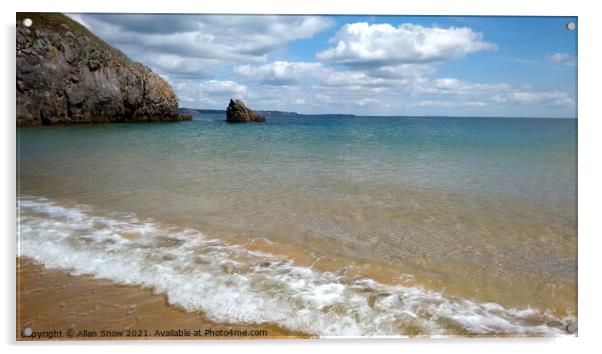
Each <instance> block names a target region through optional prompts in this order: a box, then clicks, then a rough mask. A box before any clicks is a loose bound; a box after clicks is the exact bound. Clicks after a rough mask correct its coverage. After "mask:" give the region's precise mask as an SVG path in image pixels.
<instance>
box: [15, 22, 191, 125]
mask: <svg viewBox="0 0 602 354" xmlns="http://www.w3.org/2000/svg"><path fill="white" fill-rule="evenodd" d="M26 18H29V19H31V20H32V25H31V26H30V27H26V26H25V25H24V23H23V20H24V19H26ZM16 46H17V53H16V55H17V57H16V62H17V67H16V74H17V126H21V127H23V126H38V125H53V124H71V123H105V122H147V121H177V120H189V119H190V116H179V115H178V112H177V110H178V99H177V97H176V95H175V94H174V92H173V91H172V89H171V87H170V86H169V84H168V83H167V82H165V80H163V79H162V78H161V77H160V76H158V75H157V74H155V73H154V72H152V71H151V70H150V69H149V68H147V67H146V66H144V65H142V64H140V63H136V62H133V61H131V60H129V59H128V58H127V57H126V56H125V55H124V54H123V53H122V52H120V51H119V50H117V49H115V48H112V47H111V46H109V45H108V44H106V43H105V42H103V41H102V40H100V39H99V38H98V37H96V36H95V35H94V34H92V33H91V32H89V31H88V30H87V29H86V28H84V27H83V26H82V25H80V24H79V23H77V22H75V21H73V20H71V19H70V18H68V17H66V16H64V15H62V14H49V13H44V14H43V13H18V14H17V44H16Z"/></svg>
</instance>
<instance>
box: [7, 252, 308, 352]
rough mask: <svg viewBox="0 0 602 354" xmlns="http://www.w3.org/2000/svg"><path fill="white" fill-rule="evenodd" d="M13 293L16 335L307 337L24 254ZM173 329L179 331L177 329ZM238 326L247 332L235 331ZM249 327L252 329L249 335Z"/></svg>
mask: <svg viewBox="0 0 602 354" xmlns="http://www.w3.org/2000/svg"><path fill="white" fill-rule="evenodd" d="M17 293H18V296H17V334H16V335H17V340H19V341H28V340H50V339H57V340H106V339H113V340H114V339H121V340H136V339H197V340H198V339H208V340H220V339H273V338H278V339H293V338H303V337H307V336H305V335H303V334H301V333H293V332H291V331H287V330H285V329H282V328H278V327H276V326H273V325H239V324H236V325H233V324H227V323H214V322H212V321H209V320H207V319H206V318H204V317H203V315H202V314H200V313H190V312H185V311H183V310H181V309H178V308H177V307H174V306H170V305H168V304H167V303H166V298H165V296H164V295H156V294H153V292H152V290H150V289H141V288H139V287H136V286H124V285H117V284H114V283H112V282H110V281H107V280H101V279H94V278H92V277H90V276H71V275H69V273H68V272H66V271H55V270H48V269H44V268H43V267H42V266H40V265H39V264H36V263H35V262H33V261H31V260H29V259H27V258H25V257H21V258H18V259H17ZM25 328H31V330H32V332H33V333H36V335H41V337H40V338H37V337H36V338H34V337H33V336H34V335H33V333H32V336H29V337H25V336H23V330H24V329H25ZM70 330H71V331H72V332H71V331H70ZM178 330H180V332H179V333H180V334H182V335H177V334H178ZM209 330H211V331H213V333H214V334H213V335H212V334H211V333H210V332H207V331H209ZM102 331H105V333H106V334H105V336H103V333H102ZM156 331H160V332H158V333H157V332H156ZM186 331H188V332H189V333H190V335H186ZM195 331H196V333H197V334H198V335H196V336H195ZM220 331H221V332H220ZM244 331H246V332H247V333H248V334H249V335H247V336H245V335H240V334H241V333H244ZM251 331H255V332H253V335H251ZM43 332H47V333H48V334H50V336H49V335H48V334H44V333H43ZM237 332H238V333H237ZM59 333H60V334H59ZM119 333H123V335H121V336H120V335H119ZM266 333H267V334H266ZM53 334H54V335H53ZM220 334H221V335H220ZM231 334H233V335H231ZM145 335H146V336H145ZM70 336H71V337H70ZM49 337H54V338H49Z"/></svg>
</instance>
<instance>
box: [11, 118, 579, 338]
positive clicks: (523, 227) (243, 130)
mask: <svg viewBox="0 0 602 354" xmlns="http://www.w3.org/2000/svg"><path fill="white" fill-rule="evenodd" d="M223 120H224V117H223V116H221V115H202V116H199V117H196V120H194V121H192V122H182V123H177V124H107V125H85V126H70V127H42V128H36V129H18V131H17V134H18V156H17V161H18V170H19V171H18V172H19V175H18V188H19V192H18V196H19V198H20V203H19V204H18V207H19V208H20V212H21V233H20V237H21V245H20V247H21V248H20V251H21V252H22V254H23V255H25V256H29V257H32V258H35V259H37V260H38V261H40V262H41V263H44V264H46V265H48V266H52V267H57V268H69V269H75V270H77V271H79V272H81V273H92V274H96V275H97V276H101V277H105V278H109V279H113V280H114V281H116V282H126V283H134V284H140V285H146V286H152V287H155V288H157V289H159V290H160V291H165V292H167V293H168V297H169V298H170V299H171V300H170V302H172V303H173V304H174V305H176V306H182V307H185V308H186V309H189V310H191V311H195V310H200V311H204V312H205V313H207V314H208V316H209V317H211V316H213V318H214V319H216V320H220V321H234V322H245V321H251V322H262V321H263V322H274V323H277V324H279V325H282V326H284V327H287V328H291V329H295V330H302V331H307V332H310V333H318V334H326V335H339V334H348V335H370V334H395V335H403V334H407V333H409V332H408V331H410V330H409V328H412V329H413V330H415V329H416V328H419V330H418V331H419V332H421V333H424V334H450V333H451V334H466V333H476V334H496V333H522V334H529V333H535V334H557V333H564V332H563V331H564V328H565V326H566V323H567V322H566V321H572V320H574V317H575V316H576V309H577V306H576V265H577V263H576V261H577V254H576V249H577V235H576V232H577V226H576V225H577V216H576V189H577V184H576V173H577V168H576V163H577V151H576V143H577V129H576V128H577V120H568V119H526V118H514V119H511V118H438V117H432V118H428V117H420V118H406V117H333V116H330V117H328V116H299V117H272V118H270V119H268V122H267V123H265V124H239V125H237V124H235V125H232V124H227V123H225V122H224V121H223ZM98 218H101V219H98ZM77 225H84V226H77ZM86 225H87V226H86ZM172 228H173V229H172ZM99 230H100V231H99ZM141 230H142V231H141ZM144 230H146V231H144ZM170 230H173V231H170ZM186 230H188V231H186ZM190 230H194V232H192V231H190ZM132 232H133V233H136V234H137V236H136V237H138V238H139V239H138V238H135V239H136V240H140V242H141V243H140V244H138V243H135V242H134V243H132V240H131V237H130V236H128V237H129V238H128V237H125V236H124V235H125V234H128V233H132ZM187 232H188V233H187ZM190 232H192V233H190ZM189 233H190V234H189ZM170 234H172V236H171V237H175V238H178V237H184V239H185V240H184V241H183V240H180V241H179V243H176V244H179V245H180V246H181V245H182V244H184V245H185V247H191V248H194V247H199V250H198V252H200V253H202V252H201V251H200V250H201V249H204V250H205V251H207V249H206V248H203V247H206V245H204V244H203V245H199V244H193V243H191V244H190V245H189V244H188V243H187V242H189V241H188V238H187V237H192V238H194V237H199V238H203V239H209V240H218V241H219V242H220V245H221V246H220V247H226V248H224V250H221V251H220V252H222V253H218V254H211V256H212V257H214V258H211V259H212V261H211V262H210V263H211V264H212V265H211V266H208V265H205V266H203V265H202V264H200V263H195V261H194V260H192V259H188V258H187V257H188V256H189V254H187V255H188V256H186V255H182V254H179V253H178V252H182V250H181V249H180V248H178V247H176V245H175V244H174V245H172V246H173V248H166V247H167V246H165V244H164V243H162V242H157V243H151V244H145V245H144V247H143V243H142V240H147V241H148V240H150V239H155V238H159V239H160V238H161V237H170V236H169V235H170ZM90 235H93V236H90ZM128 235H129V234H128ZM182 235H184V236H182ZM190 235H193V236H190ZM194 235H196V236H194ZM49 240H51V241H52V242H50V241H49ZM107 240H112V241H110V242H111V243H110V248H111V249H110V250H108V249H107V248H106V247H105V246H103V245H105V243H106V242H109V241H107ZM124 240H125V241H124ZM49 242H50V243H49ZM145 242H146V241H145ZM216 242H217V241H216ZM222 243H223V244H222ZM148 247H150V248H151V249H154V252H155V253H157V254H159V253H161V252H167V253H168V254H169V257H168V258H169V261H164V260H160V259H158V258H156V257H152V256H151V255H150V254H146V253H143V252H142V250H143V249H148ZM155 247H157V248H156V249H155ZM182 247H184V246H182ZM227 247H242V248H244V249H245V250H248V251H249V252H259V253H258V254H255V253H253V255H252V256H249V255H246V256H244V257H242V258H244V260H240V259H238V258H237V257H239V256H240V255H238V256H234V255H232V254H231V251H230V249H229V248H227ZM226 249H227V251H225V250H226ZM92 250H95V253H93V254H95V257H97V262H98V266H97V267H95V266H93V265H90V264H84V263H85V262H84V261H83V260H84V259H86V258H85V256H87V255H89V252H92ZM109 251H110V252H109ZM205 251H203V252H205ZM137 252H142V253H137ZM207 252H209V251H207ZM200 253H199V256H203V255H202V254H200ZM58 254H61V255H63V256H62V257H58V258H59V260H57V259H56V258H57V255H58ZM128 254H130V255H132V256H131V262H134V263H135V264H136V265H137V271H135V272H133V273H132V275H131V277H126V276H124V275H123V274H121V273H119V272H118V271H117V270H113V268H112V267H111V266H110V265H114V264H116V262H118V261H117V259H119V257H121V258H124V259H125V258H127V257H128V256H127V255H128ZM116 255H117V258H115V256H116ZM262 255H264V256H265V257H268V258H269V259H270V264H278V262H276V261H274V259H273V258H270V257H277V258H278V259H280V260H281V261H283V260H284V261H285V262H289V263H286V264H287V267H289V268H286V267H285V268H278V267H276V266H275V265H274V266H273V267H272V268H271V269H270V270H269V271H268V270H265V269H263V268H261V269H259V268H257V267H255V266H256V264H258V262H259V263H260V261H259V259H260V258H261V257H264V256H262ZM170 257H173V258H170ZM215 257H217V258H219V259H221V261H224V262H226V263H228V262H234V263H232V265H231V266H233V267H235V268H236V267H241V268H240V270H239V271H237V272H235V273H236V274H238V276H241V277H243V276H244V277H246V279H247V281H249V279H251V280H253V279H255V280H256V281H257V284H261V286H259V285H255V283H252V284H254V285H253V286H251V285H248V286H249V288H248V289H246V290H241V289H240V287H241V285H240V284H238V283H237V284H238V285H237V286H238V288H237V289H238V290H237V291H235V290H234V289H235V288H236V286H234V287H233V288H229V287H228V285H227V284H229V283H228V282H232V281H233V279H231V278H228V277H229V276H231V273H228V272H227V271H224V267H217V268H216V267H215V264H219V263H220V262H221V261H216V259H215ZM220 257H222V258H220ZM158 266H161V267H164V268H165V269H170V272H173V274H172V277H171V278H170V279H171V280H170V279H164V278H161V279H159V278H158V276H157V275H156V274H155V273H153V272H152V271H151V270H149V269H153V267H158ZM294 267H298V268H299V269H301V268H303V269H304V270H303V272H307V271H309V272H313V273H311V274H310V273H303V274H300V273H295V272H300V270H299V269H296V268H295V269H293V268H294ZM291 269H292V270H291ZM198 272H200V273H203V272H204V273H203V274H205V273H206V274H209V276H210V277H211V279H213V280H212V283H211V287H212V289H218V288H219V289H221V291H232V293H233V294H234V293H236V295H233V296H234V297H235V298H236V299H239V300H240V301H242V303H236V301H234V300H233V301H234V302H233V304H232V306H233V308H234V305H236V306H239V307H240V308H244V309H245V311H246V312H245V313H254V312H255V313H258V314H257V315H256V316H246V317H245V316H243V315H242V314H241V315H240V316H238V317H237V315H236V314H234V313H235V311H234V310H231V311H229V312H228V311H226V312H224V313H222V312H220V311H218V309H217V308H214V307H211V306H210V304H209V305H208V304H207V303H198V302H197V301H195V299H196V298H197V296H201V295H200V294H202V296H203V297H204V298H209V299H210V298H211V292H208V291H209V290H207V288H204V287H203V286H206V285H207V284H208V281H206V280H205V281H204V282H203V281H202V280H201V279H199V280H198V281H199V283H198V284H196V283H194V281H191V283H192V284H196V285H195V286H197V287H196V288H195V286H192V285H190V284H188V285H186V286H184V284H183V283H184V282H185V281H184V280H182V279H183V278H182V276H183V274H193V273H194V274H196V273H198ZM270 272H272V273H270ZM314 273H315V274H314ZM228 274H230V275H228ZM285 275H286V277H290V278H286V279H287V281H286V282H278V281H277V280H278V279H280V280H282V279H284V278H283V277H285ZM258 277H259V278H260V279H259V280H257V279H258ZM358 277H360V278H361V279H360V278H358ZM237 279H238V278H237ZM358 279H360V280H361V281H363V282H364V283H362V284H364V285H362V286H365V282H366V281H367V282H377V283H378V284H379V285H378V286H377V285H370V286H369V287H368V288H369V289H368V290H366V291H367V292H372V291H374V292H378V291H381V293H383V294H389V295H387V296H385V297H384V299H385V300H386V299H388V297H390V296H393V297H395V296H397V297H395V298H394V299H389V300H390V302H391V304H390V305H386V304H385V303H383V304H381V305H379V306H381V308H380V309H379V308H378V306H376V307H375V305H374V304H373V302H374V301H373V300H370V299H369V298H368V297H366V301H367V304H368V305H369V304H370V303H372V305H371V306H368V305H366V307H362V306H360V305H358V302H361V301H362V300H361V299H362V296H363V295H362V294H364V293H363V292H361V291H359V290H357V289H358V287H361V286H360V285H358V283H357V282H358V281H360V280H358ZM407 279H410V281H406V280H407ZM222 280H223V281H222ZM203 284H204V285H203ZM245 284H247V283H245ZM291 284H297V285H296V286H298V288H295V287H293V286H291ZM310 284H313V285H311V286H310ZM370 284H372V283H370ZM375 284H376V283H375ZM179 286H180V287H181V288H179ZM380 286H382V287H389V288H386V289H385V290H383V289H381V288H379V287H380ZM174 287H175V288H176V289H179V291H177V292H175V293H171V294H170V292H169V289H172V288H174ZM399 287H401V288H399ZM284 288H286V289H284ZM195 289H196V290H195ZM224 289H225V290H224ZM408 289H411V290H408ZM431 292H432V293H431ZM274 294H279V295H278V296H276V298H278V299H279V301H283V303H274V304H272V303H269V301H268V300H267V299H273V298H274V296H275V295H274ZM391 294H393V295H391ZM409 294H414V295H415V296H414V297H412V295H409ZM372 295H374V294H372ZM404 296H405V298H406V299H407V298H408V296H409V298H411V299H412V301H413V302H412V305H411V306H410V304H409V303H408V302H405V303H404V304H403V306H402V305H400V304H398V303H395V301H394V300H395V299H399V297H402V298H404ZM437 296H442V298H437ZM377 298H379V297H377ZM258 299H260V300H258ZM441 299H443V300H441ZM243 300H244V301H243ZM389 300H387V301H389ZM208 301H209V303H210V300H208ZM270 301H271V300H270ZM466 301H468V303H465V302H466ZM268 303H269V304H268ZM241 304H242V305H241ZM334 305H337V306H338V307H337V306H334ZM262 306H263V307H262ZM270 306H273V307H270ZM495 306H499V308H498V307H495ZM402 307H403V309H402V310H403V311H406V312H408V313H412V314H413V315H415V316H417V318H418V319H419V320H420V321H418V319H413V320H412V319H411V318H414V317H412V316H410V317H407V313H406V312H403V311H402V312H396V311H398V310H399V311H401V310H400V308H402ZM274 309H282V311H283V312H282V313H279V315H277V316H276V315H275V317H270V316H268V315H265V314H264V315H261V313H263V312H269V311H274ZM433 309H435V310H433ZM525 309H530V310H531V311H533V313H530V312H529V313H527V312H520V311H526V310H525ZM304 310H307V311H309V314H307V315H306V316H307V317H303V320H299V321H298V322H290V321H287V320H285V319H284V318H286V317H290V316H294V314H297V315H298V314H299V313H301V312H302V311H304ZM287 311H288V312H287ZM300 311H301V312H300ZM379 311H380V312H379ZM387 311H390V315H391V316H393V317H391V318H389V317H390V316H389V317H387V316H386V315H387V313H388V312H387ZM433 311H434V312H433ZM513 311H514V312H513ZM303 313H304V312H303ZM349 313H355V315H353V316H347V317H345V316H346V315H345V314H347V315H348V314H349ZM404 314H405V315H404ZM434 314H436V315H437V316H436V318H434V317H433V315H434ZM228 316H231V317H228ZM358 316H359V317H358ZM362 316H363V317H362ZM379 316H380V317H379ZM470 316H482V319H481V320H480V322H479V323H480V324H474V323H472V322H471V320H469V318H470ZM406 317H407V318H406ZM377 319H378V320H377ZM443 319H444V320H443ZM567 319H568V320H567ZM316 321H318V322H320V321H321V322H320V323H322V324H323V325H322V327H320V328H322V329H324V328H326V329H324V330H323V331H322V329H319V328H318V327H319V326H318V327H314V326H312V325H311V323H317V322H316ZM408 321H409V322H408ZM416 321H418V322H416ZM488 321H489V322H488ZM471 323H472V324H471ZM481 324H482V325H481ZM558 331H559V332H558Z"/></svg>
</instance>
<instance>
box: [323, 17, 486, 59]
mask: <svg viewBox="0 0 602 354" xmlns="http://www.w3.org/2000/svg"><path fill="white" fill-rule="evenodd" d="M332 42H333V43H336V45H335V46H334V47H332V48H328V49H326V50H324V51H321V52H319V53H318V54H317V58H318V59H319V60H322V61H325V62H331V63H336V64H344V65H348V66H351V67H354V66H360V67H362V66H363V67H379V66H388V65H395V64H408V63H433V62H442V61H447V60H452V59H458V58H462V57H464V56H465V55H467V54H469V53H474V52H478V51H482V50H492V49H495V48H496V47H495V45H494V44H492V43H488V42H485V41H484V40H483V34H481V33H477V32H474V31H473V30H472V29H470V28H467V27H450V28H440V27H424V26H420V25H414V24H407V23H406V24H401V25H399V27H397V28H396V27H393V26H391V25H390V24H375V25H370V24H368V23H366V22H357V23H352V24H347V25H345V26H343V27H342V28H341V30H339V32H338V33H337V35H336V36H335V37H334V38H333V39H332Z"/></svg>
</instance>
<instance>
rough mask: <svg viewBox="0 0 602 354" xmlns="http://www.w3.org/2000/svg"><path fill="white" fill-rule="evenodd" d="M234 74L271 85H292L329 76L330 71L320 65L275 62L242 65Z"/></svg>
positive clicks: (235, 69) (236, 68)
mask: <svg viewBox="0 0 602 354" xmlns="http://www.w3.org/2000/svg"><path fill="white" fill-rule="evenodd" d="M234 72H235V73H236V74H239V75H241V76H244V77H247V78H253V79H255V80H258V81H260V82H262V83H265V84H271V85H290V84H294V83H298V82H299V81H301V80H302V79H307V78H312V77H313V78H315V77H320V76H322V75H327V74H328V73H327V72H328V70H327V69H326V68H325V67H323V66H322V64H320V63H308V62H287V61H275V62H271V63H268V64H264V65H261V66H252V65H250V64H246V65H241V66H237V67H235V68H234Z"/></svg>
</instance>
